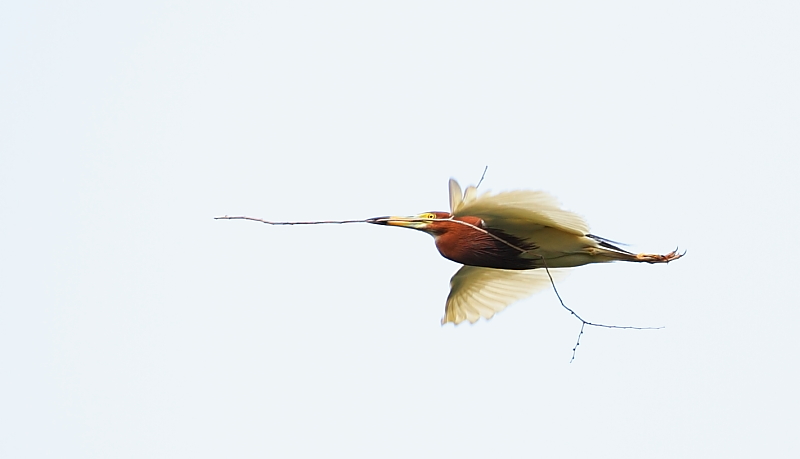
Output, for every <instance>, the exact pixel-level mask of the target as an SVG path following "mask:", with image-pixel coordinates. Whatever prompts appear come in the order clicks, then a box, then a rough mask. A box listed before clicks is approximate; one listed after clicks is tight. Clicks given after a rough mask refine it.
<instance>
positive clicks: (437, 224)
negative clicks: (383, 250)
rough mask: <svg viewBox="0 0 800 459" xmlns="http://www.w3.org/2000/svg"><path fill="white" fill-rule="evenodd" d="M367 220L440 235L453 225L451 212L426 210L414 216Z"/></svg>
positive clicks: (377, 223) (376, 223)
mask: <svg viewBox="0 0 800 459" xmlns="http://www.w3.org/2000/svg"><path fill="white" fill-rule="evenodd" d="M367 222H368V223H373V224H375V225H387V226H400V227H402V228H411V229H415V230H419V231H424V232H426V233H429V234H432V235H433V236H438V235H441V234H443V233H445V232H447V231H448V229H450V228H451V227H452V226H453V216H452V215H451V214H450V213H449V212H425V213H422V214H419V215H414V216H413V217H375V218H370V219H369V220H367ZM456 225H457V224H456Z"/></svg>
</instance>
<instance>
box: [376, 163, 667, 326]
mask: <svg viewBox="0 0 800 459" xmlns="http://www.w3.org/2000/svg"><path fill="white" fill-rule="evenodd" d="M367 222H369V223H373V224H377V225H388V226H399V227H403V228H411V229H415V230H419V231H424V232H426V233H428V234H430V235H432V236H433V237H434V240H435V242H436V248H437V249H438V250H439V253H441V254H442V256H444V257H445V258H448V259H450V260H452V261H455V262H457V263H461V264H463V265H464V266H462V267H461V268H460V269H459V270H458V272H456V274H455V275H454V276H453V277H452V278H451V279H450V294H449V295H448V297H447V303H446V305H445V313H444V317H443V318H442V324H445V323H448V322H453V323H454V324H456V325H457V324H460V323H461V322H464V321H465V320H466V321H469V322H470V323H475V322H476V321H478V319H480V318H481V317H483V318H485V319H491V318H492V317H493V316H494V315H495V314H496V313H497V312H499V311H502V310H503V309H505V307H506V306H508V305H509V304H511V303H513V302H515V301H518V300H521V299H523V298H525V297H528V296H530V295H532V294H533V293H535V292H536V291H539V290H541V289H543V288H545V287H547V286H548V285H550V282H551V279H550V276H551V275H553V276H554V277H555V276H556V275H557V274H558V273H559V269H558V268H572V267H576V266H583V265H587V264H590V263H606V262H609V261H632V262H645V263H669V262H670V261H673V260H677V259H678V258H681V257H682V256H683V254H679V253H678V252H677V250H674V251H672V252H670V253H668V254H666V255H656V254H645V253H640V254H634V253H631V252H628V251H627V250H624V249H621V248H619V247H617V246H616V245H614V244H615V243H614V242H613V241H610V240H608V239H605V238H602V237H598V236H595V235H593V234H591V233H589V226H588V225H587V224H586V221H584V220H583V218H581V217H580V216H578V215H576V214H574V213H572V212H569V211H566V210H564V209H561V208H560V206H559V204H558V202H557V201H556V199H555V198H554V197H553V196H551V195H550V194H548V193H545V192H543V191H527V190H519V191H508V192H503V193H497V194H492V193H490V192H485V193H482V194H478V189H477V187H474V186H469V187H467V189H466V190H465V191H464V192H463V194H462V191H461V186H460V185H459V184H458V182H456V181H455V180H453V179H450V212H425V213H422V214H419V215H416V216H413V217H377V218H371V219H368V220H367ZM543 268H544V269H543Z"/></svg>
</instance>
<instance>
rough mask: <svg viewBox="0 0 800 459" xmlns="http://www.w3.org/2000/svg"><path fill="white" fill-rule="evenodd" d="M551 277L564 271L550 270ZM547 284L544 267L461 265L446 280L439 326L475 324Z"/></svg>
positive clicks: (562, 273) (561, 274)
mask: <svg viewBox="0 0 800 459" xmlns="http://www.w3.org/2000/svg"><path fill="white" fill-rule="evenodd" d="M550 274H551V275H552V276H553V279H554V280H557V279H560V278H563V277H564V275H566V272H565V271H563V270H560V269H551V270H550ZM549 286H550V278H549V277H548V276H547V271H545V270H544V269H531V270H521V271H517V270H508V269H493V268H479V267H476V266H463V267H461V269H459V270H458V272H456V274H455V275H454V276H453V278H452V279H450V295H448V297H447V306H446V307H445V310H444V317H443V318H442V325H444V324H446V323H447V322H453V323H455V324H456V325H458V324H460V323H461V322H463V321H465V320H468V321H469V322H470V323H475V322H476V321H477V320H478V319H480V318H481V317H483V318H485V319H491V318H492V317H493V316H494V315H495V314H496V313H497V312H500V311H502V310H503V309H505V307H506V306H508V305H509V304H511V303H513V302H515V301H518V300H521V299H523V298H525V297H527V296H530V295H532V294H534V293H535V292H537V291H539V290H542V289H544V288H547V287H549Z"/></svg>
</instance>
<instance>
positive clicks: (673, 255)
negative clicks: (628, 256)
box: [636, 249, 686, 263]
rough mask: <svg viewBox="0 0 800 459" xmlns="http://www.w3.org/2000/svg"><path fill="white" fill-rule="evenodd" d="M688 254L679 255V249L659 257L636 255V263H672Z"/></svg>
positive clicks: (650, 254) (643, 254)
mask: <svg viewBox="0 0 800 459" xmlns="http://www.w3.org/2000/svg"><path fill="white" fill-rule="evenodd" d="M684 254H686V252H683V253H678V249H675V250H673V251H672V252H670V253H668V254H666V255H658V254H653V253H640V254H638V255H636V261H643V262H646V263H669V262H670V261H673V260H677V259H678V258H680V257H682V256H683V255H684Z"/></svg>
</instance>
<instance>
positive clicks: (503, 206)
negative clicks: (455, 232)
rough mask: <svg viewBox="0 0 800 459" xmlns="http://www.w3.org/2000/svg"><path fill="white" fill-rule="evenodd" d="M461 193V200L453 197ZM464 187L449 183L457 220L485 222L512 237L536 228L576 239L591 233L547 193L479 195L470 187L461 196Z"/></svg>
mask: <svg viewBox="0 0 800 459" xmlns="http://www.w3.org/2000/svg"><path fill="white" fill-rule="evenodd" d="M456 193H458V194H459V196H458V197H455V196H454V195H455V194H456ZM460 193H461V187H460V186H459V185H458V183H457V182H456V181H455V180H453V179H450V205H451V213H452V214H453V215H454V216H456V217H464V216H472V217H479V218H481V219H483V221H484V222H486V224H487V225H488V226H490V227H493V228H498V229H502V230H504V231H507V232H510V233H517V234H519V233H520V232H522V233H526V232H529V231H531V230H535V228H536V227H539V228H541V227H550V228H556V229H559V230H561V231H565V232H567V233H570V234H574V235H576V236H584V235H586V234H588V233H589V225H588V224H587V223H586V221H585V220H584V219H583V218H582V217H581V216H579V215H577V214H574V213H572V212H569V211H567V210H564V209H561V208H560V205H559V203H558V201H557V200H556V198H554V197H553V196H552V195H550V194H548V193H545V192H544V191H528V190H520V191H507V192H503V193H498V194H492V193H488V192H487V193H483V194H481V195H478V194H477V189H476V188H475V187H473V186H471V187H468V188H467V190H466V192H465V193H464V196H463V197H461V196H460Z"/></svg>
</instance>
